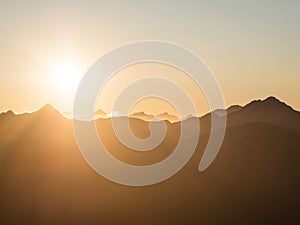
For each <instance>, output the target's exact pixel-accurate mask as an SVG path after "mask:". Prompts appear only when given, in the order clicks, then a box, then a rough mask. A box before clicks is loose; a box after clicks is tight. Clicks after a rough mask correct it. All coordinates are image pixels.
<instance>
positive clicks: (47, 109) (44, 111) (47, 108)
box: [34, 104, 63, 117]
mask: <svg viewBox="0 0 300 225" xmlns="http://www.w3.org/2000/svg"><path fill="white" fill-rule="evenodd" d="M34 114H38V115H43V116H47V117H48V116H51V117H53V116H55V117H63V116H62V114H61V113H60V112H59V111H58V110H57V109H56V108H54V107H53V106H52V105H50V104H46V105H44V106H43V107H41V108H40V109H39V110H38V111H36V112H34Z"/></svg>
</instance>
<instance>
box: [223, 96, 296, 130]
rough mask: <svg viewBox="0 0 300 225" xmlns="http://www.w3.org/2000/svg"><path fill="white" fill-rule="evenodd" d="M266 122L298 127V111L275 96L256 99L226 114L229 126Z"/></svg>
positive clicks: (286, 126) (285, 126)
mask: <svg viewBox="0 0 300 225" xmlns="http://www.w3.org/2000/svg"><path fill="white" fill-rule="evenodd" d="M252 122H268V123H271V124H274V125H277V126H280V127H284V128H294V129H300V113H299V112H297V111H295V110H294V109H293V108H292V107H290V106H288V105H287V104H285V103H283V102H281V101H279V100H278V99H276V98H275V97H269V98H266V99H265V100H256V101H252V102H251V103H249V104H247V105H246V106H244V107H243V108H242V109H241V110H239V111H237V112H234V113H231V114H230V115H229V116H228V123H229V125H231V126H233V125H234V126H236V125H241V124H244V123H252Z"/></svg>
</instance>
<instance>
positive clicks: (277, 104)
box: [244, 96, 295, 111]
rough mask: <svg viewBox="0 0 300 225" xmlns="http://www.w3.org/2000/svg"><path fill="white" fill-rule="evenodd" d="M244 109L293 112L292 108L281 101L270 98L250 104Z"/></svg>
mask: <svg viewBox="0 0 300 225" xmlns="http://www.w3.org/2000/svg"><path fill="white" fill-rule="evenodd" d="M244 109H246V110H261V109H263V110H276V111H277V110H293V111H295V110H294V109H293V108H292V107H291V106H289V105H287V104H286V103H284V102H282V101H280V100H279V99H277V98H276V97H273V96H270V97H268V98H266V99H263V100H254V101H252V102H250V103H249V104H247V105H245V107H244Z"/></svg>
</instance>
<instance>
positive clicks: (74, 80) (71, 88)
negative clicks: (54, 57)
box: [52, 61, 82, 97]
mask: <svg viewBox="0 0 300 225" xmlns="http://www.w3.org/2000/svg"><path fill="white" fill-rule="evenodd" d="M81 77H82V70H81V69H80V68H79V66H78V64H76V63H74V62H70V61H67V62H61V63H59V64H57V65H55V67H54V69H53V72H52V78H53V86H54V87H55V90H56V91H57V92H59V94H60V95H64V97H67V96H69V95H71V94H74V92H75V91H76V90H77V87H78V85H79V82H80V79H81Z"/></svg>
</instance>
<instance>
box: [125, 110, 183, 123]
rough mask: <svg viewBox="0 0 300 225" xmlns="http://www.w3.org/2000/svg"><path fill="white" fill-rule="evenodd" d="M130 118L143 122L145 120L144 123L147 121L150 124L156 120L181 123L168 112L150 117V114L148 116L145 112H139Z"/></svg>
mask: <svg viewBox="0 0 300 225" xmlns="http://www.w3.org/2000/svg"><path fill="white" fill-rule="evenodd" d="M130 117H132V118H137V119H141V120H144V121H147V122H150V121H152V120H154V119H161V120H167V121H169V122H171V123H174V122H178V121H179V119H178V117H177V116H174V115H170V114H168V113H167V112H164V113H160V114H157V115H149V114H146V113H144V112H137V113H133V114H131V115H130Z"/></svg>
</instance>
